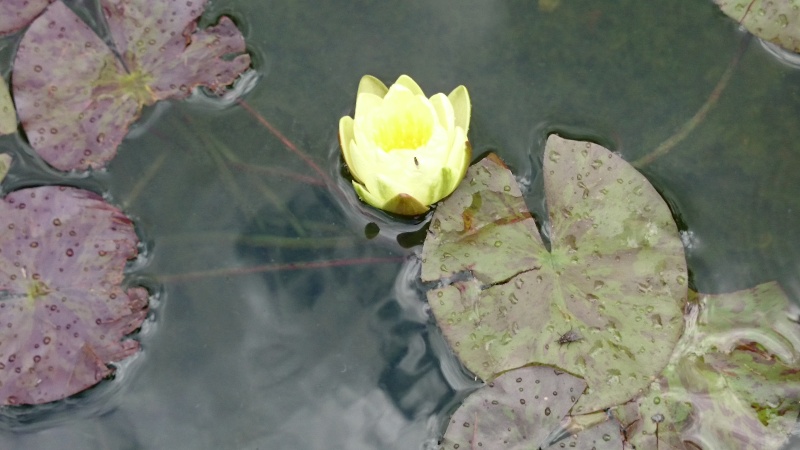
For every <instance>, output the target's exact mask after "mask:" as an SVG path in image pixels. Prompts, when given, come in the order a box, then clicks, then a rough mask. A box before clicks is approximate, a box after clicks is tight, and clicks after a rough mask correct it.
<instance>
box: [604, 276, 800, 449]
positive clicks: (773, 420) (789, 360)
mask: <svg viewBox="0 0 800 450" xmlns="http://www.w3.org/2000/svg"><path fill="white" fill-rule="evenodd" d="M797 317H798V308H797V307H796V306H794V305H792V304H791V302H790V301H789V299H788V298H787V297H786V295H785V294H784V292H783V290H781V288H780V287H779V286H778V285H777V283H774V282H773V283H766V284H762V285H759V286H757V287H755V288H753V289H748V290H745V291H739V292H734V293H730V294H720V295H702V294H700V295H697V296H696V298H695V299H694V301H693V303H692V305H691V308H690V313H689V314H688V315H687V317H686V321H687V323H686V333H685V335H684V336H683V337H682V338H681V340H680V342H679V343H678V345H677V346H676V353H675V355H674V357H673V362H672V363H671V364H670V365H668V366H667V368H666V369H665V370H664V372H663V373H662V375H661V377H660V378H659V379H658V380H656V381H655V382H654V383H653V384H652V386H651V389H650V390H649V392H647V393H646V394H645V395H642V396H641V397H639V398H637V399H634V400H633V401H631V402H630V403H628V404H625V405H622V406H621V407H618V408H615V409H614V413H615V415H616V416H617V417H619V419H620V421H621V422H622V423H624V424H631V425H630V426H629V427H628V429H627V432H628V439H629V442H630V443H631V444H634V445H636V448H700V449H703V450H713V449H717V448H737V449H753V450H755V449H758V450H769V449H778V448H781V446H782V445H784V444H785V442H786V440H787V438H788V436H789V434H790V433H791V432H792V430H794V428H795V425H796V423H797V418H798V414H800V367H798V362H800V325H798V323H797ZM637 419H638V420H637ZM687 443H691V444H693V445H694V446H692V447H689V446H687V445H686V444H687Z"/></svg>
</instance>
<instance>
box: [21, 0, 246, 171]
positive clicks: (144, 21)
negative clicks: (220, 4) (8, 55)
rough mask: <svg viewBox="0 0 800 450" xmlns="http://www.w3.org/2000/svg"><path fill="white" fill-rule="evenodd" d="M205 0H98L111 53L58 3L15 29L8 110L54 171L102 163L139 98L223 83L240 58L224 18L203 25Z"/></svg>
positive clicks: (240, 48)
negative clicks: (20, 32)
mask: <svg viewBox="0 0 800 450" xmlns="http://www.w3.org/2000/svg"><path fill="white" fill-rule="evenodd" d="M205 3H206V2H205V1H201V0H198V1H186V2H178V1H153V0H101V1H100V4H101V7H102V10H103V13H104V14H105V18H106V20H107V22H108V28H109V31H110V33H111V38H112V39H113V42H114V44H115V46H116V50H117V51H118V52H119V55H120V58H118V57H117V56H116V55H115V54H114V52H112V50H111V49H110V48H109V47H108V46H107V45H106V44H105V43H104V42H103V40H102V39H100V37H98V36H97V35H96V34H95V32H94V31H92V30H91V29H90V28H89V27H88V26H87V25H86V24H85V23H84V22H83V21H82V20H81V19H80V18H78V16H77V15H75V13H73V12H72V10H70V9H69V8H68V7H67V6H65V5H64V4H63V3H62V2H61V1H56V2H55V3H53V4H51V5H50V6H49V7H48V8H47V9H46V10H45V12H44V13H43V14H42V15H41V16H39V17H38V18H37V19H36V20H34V21H33V23H32V24H31V26H30V27H29V28H28V30H27V31H26V32H25V35H24V36H23V37H22V41H21V42H20V44H19V48H18V50H17V54H16V60H15V61H14V73H13V78H12V79H13V89H14V99H15V101H16V103H17V113H18V114H19V117H20V121H21V123H22V126H23V128H24V129H25V132H26V134H27V136H28V140H29V141H30V144H31V146H32V147H33V148H34V150H36V152H37V153H38V154H39V155H40V156H41V157H42V158H43V159H44V160H45V161H47V162H48V163H49V164H50V165H52V166H53V167H55V168H57V169H60V170H74V169H78V170H85V169H88V168H100V167H103V166H104V165H105V164H106V163H107V162H108V161H109V160H111V159H112V158H113V157H114V155H115V153H116V150H117V146H118V145H119V144H120V142H121V141H122V139H123V138H124V137H125V135H126V134H127V131H128V127H129V125H130V124H131V123H132V122H133V121H135V120H136V118H137V117H138V116H139V113H140V112H141V109H142V107H143V106H147V105H151V104H153V103H155V102H157V101H159V100H164V99H167V98H184V97H186V96H188V95H189V94H190V93H191V92H192V89H193V88H195V87H197V86H207V87H209V88H211V89H212V90H218V89H221V88H222V87H224V86H227V85H228V84H230V83H232V82H233V81H234V80H235V79H236V78H237V77H238V76H239V74H241V73H242V72H243V71H244V70H246V69H247V68H248V67H249V66H250V57H249V55H247V54H245V53H243V52H244V50H245V45H244V38H243V36H242V35H241V33H240V32H239V30H238V29H237V28H236V26H235V25H234V23H233V22H232V21H231V20H230V19H229V18H227V17H223V18H222V19H220V21H219V24H217V25H216V26H213V27H210V28H208V29H206V30H198V29H197V24H196V20H197V18H198V16H200V14H201V13H202V12H203V8H204V7H205Z"/></svg>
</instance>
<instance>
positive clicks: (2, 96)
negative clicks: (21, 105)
mask: <svg viewBox="0 0 800 450" xmlns="http://www.w3.org/2000/svg"><path fill="white" fill-rule="evenodd" d="M15 131H17V114H16V112H15V111H14V103H13V102H12V101H11V94H10V93H9V92H8V86H6V81H5V80H4V79H3V78H2V77H0V136H2V135H4V134H11V133H13V132H15Z"/></svg>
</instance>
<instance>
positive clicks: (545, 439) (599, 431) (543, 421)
mask: <svg viewBox="0 0 800 450" xmlns="http://www.w3.org/2000/svg"><path fill="white" fill-rule="evenodd" d="M585 388H586V383H584V382H583V380H581V379H580V378H577V377H574V376H572V375H570V374H568V373H564V372H559V371H556V370H553V368H551V367H542V366H533V367H523V368H521V369H516V370H512V371H509V372H506V373H504V374H502V375H500V376H499V377H497V378H496V379H495V380H494V381H493V382H491V383H489V384H488V385H486V386H484V387H482V388H480V389H478V390H477V391H475V392H474V393H472V394H471V395H470V396H469V397H467V398H466V400H464V403H463V404H462V405H461V406H460V407H459V408H458V409H457V410H456V412H455V413H454V414H453V416H452V417H451V419H450V424H449V425H448V427H447V431H446V432H445V435H444V440H443V442H442V449H445V450H453V449H464V450H466V449H478V448H485V449H504V448H508V449H515V448H531V449H534V448H545V449H548V448H554V449H555V448H567V446H569V448H595V449H597V450H603V449H619V448H622V437H621V434H620V428H619V424H618V422H617V421H615V420H611V421H606V422H604V423H603V424H602V425H600V426H598V427H595V428H590V429H589V430H586V431H584V432H581V433H575V434H573V435H572V436H570V437H569V438H567V439H564V440H561V441H559V442H558V443H555V444H553V445H550V446H547V445H548V444H550V442H549V441H550V439H551V435H552V434H553V432H557V431H558V430H559V428H560V425H561V420H562V419H563V418H564V417H565V416H566V415H567V413H569V410H570V408H572V405H574V404H575V401H576V400H577V399H578V398H579V397H580V396H581V393H583V390H584V389H585Z"/></svg>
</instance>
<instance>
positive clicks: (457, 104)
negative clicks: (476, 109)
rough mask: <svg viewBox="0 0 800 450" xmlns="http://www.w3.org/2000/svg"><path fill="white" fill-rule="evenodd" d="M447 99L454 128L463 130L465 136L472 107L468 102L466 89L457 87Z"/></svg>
mask: <svg viewBox="0 0 800 450" xmlns="http://www.w3.org/2000/svg"><path fill="white" fill-rule="evenodd" d="M447 98H448V99H450V104H452V106H453V112H454V113H455V124H456V126H457V127H461V128H462V129H464V134H467V132H468V131H469V119H470V114H471V113H472V105H471V104H470V101H469V92H467V88H466V87H464V86H463V85H462V86H459V87H457V88H455V89H453V92H451V93H450V95H448V96H447Z"/></svg>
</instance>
